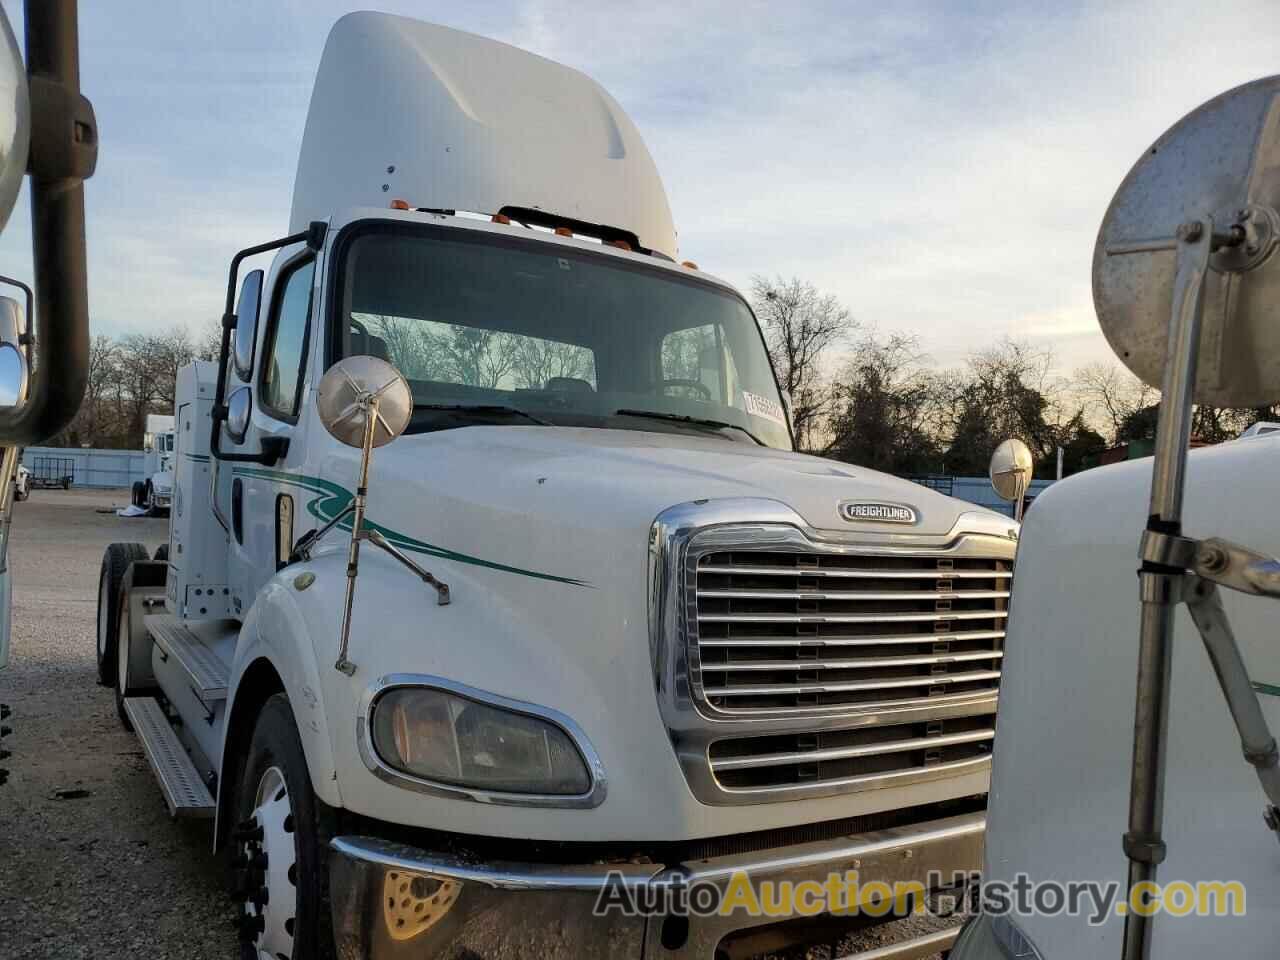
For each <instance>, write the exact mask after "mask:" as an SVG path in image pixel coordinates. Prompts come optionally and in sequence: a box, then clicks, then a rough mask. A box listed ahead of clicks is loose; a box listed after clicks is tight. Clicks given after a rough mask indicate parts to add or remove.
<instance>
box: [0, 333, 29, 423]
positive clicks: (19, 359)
mask: <svg viewBox="0 0 1280 960" xmlns="http://www.w3.org/2000/svg"><path fill="white" fill-rule="evenodd" d="M27 372H28V371H27V357H26V354H24V353H23V352H22V351H21V350H19V349H18V348H17V347H16V346H14V345H13V344H12V343H0V408H5V409H12V408H13V407H17V406H20V405H21V404H22V402H23V401H24V400H25V399H26V396H27Z"/></svg>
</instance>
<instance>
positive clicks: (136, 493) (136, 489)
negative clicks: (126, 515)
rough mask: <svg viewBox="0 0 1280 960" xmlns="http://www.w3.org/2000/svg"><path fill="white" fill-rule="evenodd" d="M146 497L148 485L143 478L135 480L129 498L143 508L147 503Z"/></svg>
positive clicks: (135, 504) (139, 507) (136, 505)
mask: <svg viewBox="0 0 1280 960" xmlns="http://www.w3.org/2000/svg"><path fill="white" fill-rule="evenodd" d="M146 497H147V485H146V484H145V483H143V482H142V481H141V480H135V481H133V489H132V490H130V491H129V500H130V501H131V502H132V503H133V505H134V506H135V507H137V508H138V509H139V510H141V509H142V507H143V505H144V504H145V503H146Z"/></svg>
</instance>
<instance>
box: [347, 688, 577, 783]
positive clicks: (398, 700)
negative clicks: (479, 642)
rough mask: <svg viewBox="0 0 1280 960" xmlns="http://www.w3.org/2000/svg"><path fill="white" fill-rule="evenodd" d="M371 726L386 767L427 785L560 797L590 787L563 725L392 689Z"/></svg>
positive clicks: (445, 696) (450, 697)
mask: <svg viewBox="0 0 1280 960" xmlns="http://www.w3.org/2000/svg"><path fill="white" fill-rule="evenodd" d="M371 727H372V731H373V747H374V749H375V750H376V751H377V753H378V756H379V757H380V758H381V759H382V761H383V762H384V763H386V764H387V765H389V766H391V767H394V768H395V769H397V770H399V771H401V772H403V773H407V774H410V775H411V776H415V777H422V778H423V779H425V780H434V781H437V782H440V783H448V784H453V785H456V786H465V787H475V788H479V789H483V790H494V791H498V792H503V793H531V794H549V795H555V796H580V795H582V794H585V793H587V792H588V791H589V790H590V789H591V774H590V773H589V772H588V770H587V765H586V762H585V761H584V760H583V759H582V755H581V754H580V753H579V752H578V749H577V747H575V746H574V744H573V741H572V740H571V739H570V738H569V736H568V734H566V733H565V732H564V731H563V730H562V729H560V727H558V726H556V725H555V724H554V723H551V722H549V721H547V720H543V719H541V718H539V717H533V716H529V715H528V714H524V713H517V712H515V711H511V710H503V709H501V708H499V707H495V706H492V705H490V704H487V703H480V702H478V701H476V700H470V699H468V698H466V697H461V696H458V695H457V694H453V693H447V692H445V691H444V690H434V689H431V688H427V687H398V688H395V689H392V690H389V691H387V692H386V693H384V694H383V695H382V696H381V697H379V698H378V699H377V700H376V701H375V702H374V705H373V717H372V723H371Z"/></svg>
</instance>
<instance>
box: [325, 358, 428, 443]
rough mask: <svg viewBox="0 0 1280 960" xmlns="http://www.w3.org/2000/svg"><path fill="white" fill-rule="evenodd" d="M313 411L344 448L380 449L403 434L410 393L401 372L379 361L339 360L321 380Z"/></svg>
mask: <svg viewBox="0 0 1280 960" xmlns="http://www.w3.org/2000/svg"><path fill="white" fill-rule="evenodd" d="M316 407H317V410H318V411H319V413H320V422H321V423H323V424H324V428H325V429H326V430H328V431H329V433H330V435H331V436H333V438H334V439H335V440H337V441H339V442H340V443H344V444H346V445H347V446H348V447H366V446H367V447H368V448H370V449H372V448H374V447H381V446H383V445H384V444H387V443H390V442H391V441H392V440H394V439H395V438H396V437H398V436H400V434H402V433H404V429H405V427H407V426H408V425H409V418H410V417H411V416H412V415H413V393H412V392H411V391H410V390H409V383H408V381H406V380H405V378H404V377H403V376H401V374H400V371H399V370H397V369H396V368H395V367H394V366H392V365H391V364H389V363H387V361H385V360H380V359H378V358H377V357H368V356H357V357H347V358H345V359H343V360H339V361H338V362H337V363H335V364H334V365H333V366H332V367H330V368H329V369H328V370H327V371H326V372H325V375H324V376H323V377H322V378H321V379H320V388H319V390H318V391H317V398H316Z"/></svg>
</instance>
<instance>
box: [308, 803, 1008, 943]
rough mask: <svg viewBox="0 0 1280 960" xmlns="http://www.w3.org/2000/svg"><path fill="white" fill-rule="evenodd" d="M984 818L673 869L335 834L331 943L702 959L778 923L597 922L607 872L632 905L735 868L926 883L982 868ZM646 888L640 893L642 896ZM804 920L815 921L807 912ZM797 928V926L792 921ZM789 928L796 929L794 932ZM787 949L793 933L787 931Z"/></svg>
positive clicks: (717, 880)
mask: <svg viewBox="0 0 1280 960" xmlns="http://www.w3.org/2000/svg"><path fill="white" fill-rule="evenodd" d="M984 832H985V820H984V817H983V815H982V814H967V815H964V816H959V817H951V818H948V819H945V820H936V821H933V822H931V823H924V824H916V825H913V826H909V827H898V828H894V829H891V830H884V831H879V832H876V833H867V834H860V835H857V836H851V837H844V838H840V839H838V840H830V841H821V842H815V843H803V844H795V845H792V846H788V847H781V848H775V849H771V850H764V851H758V852H755V853H750V854H739V855H731V856H724V857H717V858H714V859H706V860H695V861H691V862H689V863H685V864H673V865H671V866H669V867H668V866H664V865H661V864H653V863H647V864H637V863H623V864H585V865H581V866H563V865H559V864H555V865H548V864H530V863H506V862H475V861H472V860H467V859H464V858H461V857H458V856H456V855H453V854H436V853H431V852H428V851H424V850H419V849H417V848H413V847H407V846H404V845H402V844H394V843H389V842H386V841H382V840H377V839H372V838H368V837H338V838H336V839H335V840H334V841H333V844H332V853H331V857H330V861H331V867H330V871H331V873H330V892H331V900H332V906H333V927H334V937H335V940H336V941H337V947H338V956H339V957H342V958H344V960H355V958H365V960H407V958H428V957H430V958H436V957H440V958H446V957H467V958H471V960H490V958H499V957H501V958H503V960H520V958H525V957H528V958H538V960H549V958H558V957H564V958H577V957H633V958H637V960H640V958H646V960H656V958H661V960H713V958H714V957H715V956H716V948H717V946H718V945H719V944H720V942H721V941H722V940H723V939H724V938H725V937H726V936H729V935H731V934H735V933H738V932H740V931H744V930H750V929H751V928H754V927H764V926H767V925H775V924H778V923H779V918H778V917H776V916H775V917H752V916H748V915H746V914H745V913H744V912H742V911H735V912H733V913H731V914H729V915H727V916H720V915H716V916H712V917H700V916H689V917H688V919H687V925H686V923H685V922H684V920H683V919H678V920H676V921H674V922H673V921H672V920H671V918H670V917H669V916H668V917H661V916H659V917H649V918H644V917H628V916H623V915H621V913H620V912H619V911H617V910H612V911H609V912H608V913H607V915H604V916H599V915H596V914H595V912H594V911H595V906H596V902H597V899H598V898H599V896H600V894H601V891H602V890H604V889H605V888H606V883H607V881H608V878H609V875H610V873H611V872H613V874H614V876H615V878H616V877H618V876H619V875H620V876H621V878H622V882H623V883H624V884H625V885H626V887H627V888H628V889H629V890H631V891H632V892H633V893H635V895H636V899H637V900H641V901H642V902H643V900H644V899H647V898H653V897H656V896H658V895H659V894H661V893H663V892H666V891H670V889H671V888H672V886H673V879H674V878H676V877H677V876H678V877H679V882H680V883H681V884H682V885H684V886H685V887H686V888H688V887H692V886H694V885H695V884H699V883H711V884H714V885H716V886H718V887H719V888H720V889H722V890H723V889H724V888H725V887H726V886H727V885H728V884H729V883H730V880H731V879H732V878H733V877H734V876H735V875H738V874H739V873H742V872H745V873H746V874H747V876H748V877H749V878H750V880H751V883H752V885H753V886H755V887H756V889H757V890H758V889H759V885H760V883H761V882H762V881H766V880H769V881H779V880H789V881H793V882H797V883H798V882H802V881H806V880H811V881H815V882H817V883H819V884H821V883H823V882H824V881H825V880H826V878H827V877H828V876H829V875H830V874H832V873H835V874H837V875H843V874H844V873H845V872H846V871H851V870H853V871H857V872H858V874H859V876H860V877H861V878H862V879H863V882H867V881H871V880H883V881H886V882H889V883H894V882H895V881H904V882H912V881H918V882H921V883H925V882H927V881H928V880H929V878H930V874H931V873H935V872H936V873H938V874H941V875H943V876H944V877H948V878H949V877H951V876H952V875H954V874H955V873H958V872H961V871H963V872H973V871H976V870H978V869H979V868H980V866H981V863H982V842H983V837H984ZM646 894H648V895H649V896H648V897H646ZM815 919H816V918H815ZM796 922H797V923H799V924H803V923H804V922H805V921H803V920H801V919H798V920H797V921H796ZM792 929H794V928H792ZM957 931H958V926H957V928H956V929H955V930H947V931H943V932H941V933H939V932H936V931H935V932H932V933H930V934H927V935H925V936H923V937H917V938H915V939H912V940H908V941H905V942H902V943H899V944H894V945H892V946H889V947H880V948H877V949H875V950H873V951H871V952H869V953H863V954H856V955H855V956H857V957H861V958H863V960H915V958H920V957H926V956H930V955H932V954H935V953H937V952H939V951H941V950H945V949H947V948H949V947H950V946H951V944H952V942H953V941H954V939H955V935H956V933H957ZM795 939H796V942H801V941H802V940H803V939H804V938H803V936H802V931H797V935H796V937H795Z"/></svg>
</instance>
